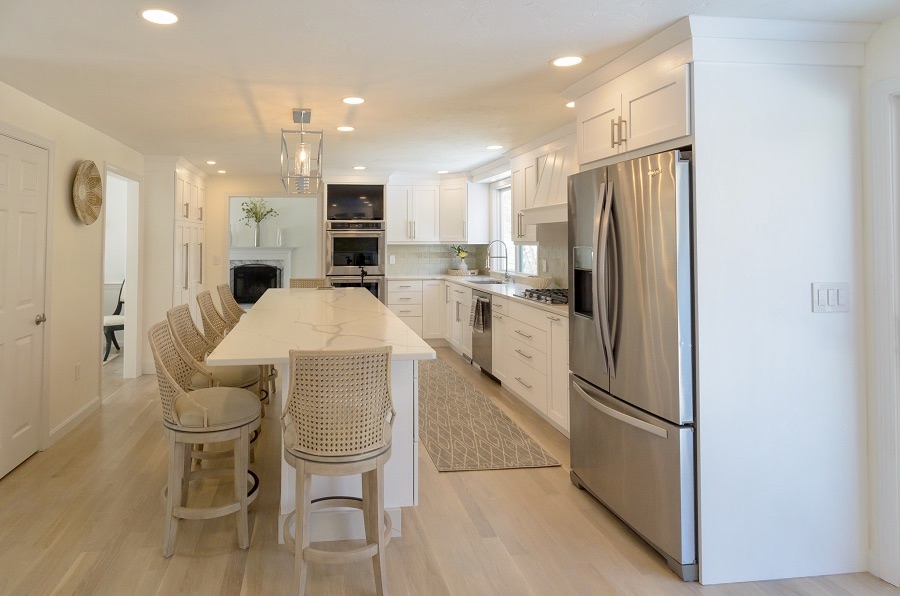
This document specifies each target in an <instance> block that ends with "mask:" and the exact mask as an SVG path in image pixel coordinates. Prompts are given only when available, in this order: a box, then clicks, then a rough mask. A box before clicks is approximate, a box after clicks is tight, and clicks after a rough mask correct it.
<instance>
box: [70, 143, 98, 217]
mask: <svg viewBox="0 0 900 596" xmlns="http://www.w3.org/2000/svg"><path fill="white" fill-rule="evenodd" d="M72 203H73V204H74V205H75V214H76V215H77V216H78V219H80V220H81V221H82V222H83V223H84V224H85V225H87V226H89V225H91V224H92V223H94V222H95V221H97V217H99V216H100V208H101V207H103V180H102V179H101V178H100V170H98V169H97V164H95V163H94V162H92V161H91V160H89V159H86V160H84V161H83V162H81V165H80V166H78V173H77V174H75V183H74V184H73V185H72Z"/></svg>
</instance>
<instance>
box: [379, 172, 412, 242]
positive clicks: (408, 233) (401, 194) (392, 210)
mask: <svg viewBox="0 0 900 596" xmlns="http://www.w3.org/2000/svg"><path fill="white" fill-rule="evenodd" d="M386 199H387V200H386V201H385V213H384V220H385V227H386V230H385V234H386V236H387V241H388V244H391V243H393V242H409V241H410V240H412V225H413V224H412V218H413V214H412V209H411V207H412V205H411V199H412V187H411V186H388V187H387V189H386Z"/></svg>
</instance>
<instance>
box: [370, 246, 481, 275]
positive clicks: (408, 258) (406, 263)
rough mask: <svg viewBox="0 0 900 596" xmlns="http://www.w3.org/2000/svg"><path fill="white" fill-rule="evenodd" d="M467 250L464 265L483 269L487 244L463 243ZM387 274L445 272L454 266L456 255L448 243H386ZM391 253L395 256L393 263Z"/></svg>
mask: <svg viewBox="0 0 900 596" xmlns="http://www.w3.org/2000/svg"><path fill="white" fill-rule="evenodd" d="M465 246H466V248H467V249H468V251H469V256H468V257H466V265H468V266H469V269H478V270H479V272H480V273H486V272H485V271H484V260H485V258H486V257H487V246H486V245H484V244H471V245H465ZM387 254H388V264H387V274H388V275H392V274H393V275H437V274H441V273H447V270H448V269H450V268H451V267H455V266H456V265H455V263H456V255H454V254H453V251H451V250H450V245H449V244H413V245H410V244H388V247H387ZM391 255H393V256H394V258H395V261H396V262H395V263H394V264H393V265H391V264H390V262H391V259H390V257H391Z"/></svg>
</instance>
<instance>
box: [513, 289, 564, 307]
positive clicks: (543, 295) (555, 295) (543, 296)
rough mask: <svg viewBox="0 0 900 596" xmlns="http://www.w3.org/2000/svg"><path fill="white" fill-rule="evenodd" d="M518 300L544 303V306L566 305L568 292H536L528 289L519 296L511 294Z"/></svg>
mask: <svg viewBox="0 0 900 596" xmlns="http://www.w3.org/2000/svg"><path fill="white" fill-rule="evenodd" d="M513 296H518V297H519V298H525V299H526V300H534V301H535V302H544V303H546V304H568V303H569V290H537V289H533V288H531V289H528V290H525V291H524V292H522V293H521V294H513Z"/></svg>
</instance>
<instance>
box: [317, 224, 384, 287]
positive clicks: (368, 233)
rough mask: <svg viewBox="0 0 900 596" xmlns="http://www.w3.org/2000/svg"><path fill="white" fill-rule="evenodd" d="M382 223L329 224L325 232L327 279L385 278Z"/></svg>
mask: <svg viewBox="0 0 900 596" xmlns="http://www.w3.org/2000/svg"><path fill="white" fill-rule="evenodd" d="M384 261H385V232H384V222H383V221H329V222H327V224H326V229H325V275H359V272H360V268H362V269H364V270H365V272H366V274H367V275H384Z"/></svg>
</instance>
